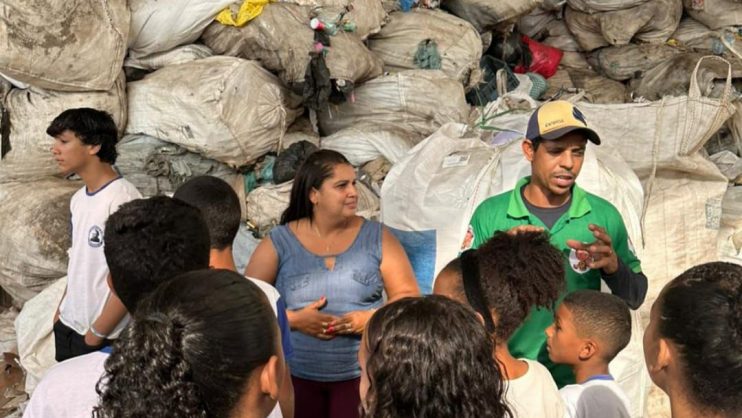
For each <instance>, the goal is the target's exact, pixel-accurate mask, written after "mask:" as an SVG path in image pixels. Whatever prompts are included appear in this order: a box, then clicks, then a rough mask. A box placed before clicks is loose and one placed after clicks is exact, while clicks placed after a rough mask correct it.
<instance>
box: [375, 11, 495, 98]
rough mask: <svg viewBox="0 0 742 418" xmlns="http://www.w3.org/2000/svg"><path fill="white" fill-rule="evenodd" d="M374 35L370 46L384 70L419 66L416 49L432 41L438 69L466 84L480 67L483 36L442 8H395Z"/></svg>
mask: <svg viewBox="0 0 742 418" xmlns="http://www.w3.org/2000/svg"><path fill="white" fill-rule="evenodd" d="M389 18H390V20H389V23H387V24H386V25H385V26H384V27H383V28H382V29H381V32H379V33H378V34H376V35H373V36H372V37H371V38H370V39H369V42H368V44H369V48H370V49H371V51H372V52H373V53H374V54H376V55H377V56H378V57H379V58H381V59H382V60H383V61H384V71H386V72H398V71H404V70H414V69H417V68H427V69H431V68H430V67H420V66H419V65H416V63H415V56H416V52H417V51H418V49H419V45H420V44H421V43H423V42H428V43H430V42H432V43H434V45H435V48H434V50H433V51H431V53H434V54H436V55H437V59H438V61H439V65H438V66H437V67H436V69H441V70H442V71H443V72H444V73H446V74H447V75H448V76H450V77H451V78H455V79H457V80H459V81H461V82H462V83H464V85H468V84H469V78H470V75H471V73H472V71H473V70H474V69H476V68H478V67H479V59H480V58H481V56H482V40H481V38H480V37H479V34H478V33H477V31H476V30H475V29H474V27H473V26H472V25H471V24H469V23H468V22H467V21H465V20H462V19H459V18H457V17H456V16H453V15H451V14H449V13H446V12H444V11H441V10H429V9H413V10H411V11H409V12H394V13H391V14H390V15H389Z"/></svg>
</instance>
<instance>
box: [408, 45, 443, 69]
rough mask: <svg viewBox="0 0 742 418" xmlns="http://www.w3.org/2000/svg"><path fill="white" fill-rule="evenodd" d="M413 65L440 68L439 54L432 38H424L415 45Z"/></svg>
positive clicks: (422, 67)
mask: <svg viewBox="0 0 742 418" xmlns="http://www.w3.org/2000/svg"><path fill="white" fill-rule="evenodd" d="M414 63H415V65H416V66H417V68H420V69H423V70H440V69H441V54H439V53H438V44H436V43H435V41H434V40H432V39H425V40H424V41H421V42H420V43H419V44H418V45H417V51H416V52H415V60H414Z"/></svg>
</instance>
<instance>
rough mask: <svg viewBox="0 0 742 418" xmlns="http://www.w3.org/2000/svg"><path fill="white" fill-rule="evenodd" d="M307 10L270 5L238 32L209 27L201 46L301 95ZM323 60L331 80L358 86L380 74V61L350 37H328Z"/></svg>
mask: <svg viewBox="0 0 742 418" xmlns="http://www.w3.org/2000/svg"><path fill="white" fill-rule="evenodd" d="M311 12H312V8H311V7H309V6H300V5H297V4H291V3H271V4H268V5H267V6H266V7H265V8H264V9H263V13H261V14H260V16H258V17H257V18H255V19H253V20H252V21H250V23H249V24H247V25H245V26H242V27H239V28H237V27H234V26H225V25H222V24H221V23H219V22H213V23H212V24H211V25H209V27H208V28H206V31H205V32H204V34H203V37H202V41H203V42H204V43H205V44H206V45H207V46H209V47H210V48H211V49H213V50H214V52H215V53H217V54H220V55H229V56H233V57H240V58H245V59H250V60H257V61H259V62H260V65H262V66H263V67H264V68H266V69H268V70H270V71H272V72H274V73H276V74H278V77H279V78H280V79H281V80H282V81H283V82H284V83H286V85H288V86H289V87H292V88H294V89H295V90H298V91H301V89H302V87H303V83H304V82H305V78H306V70H307V66H308V65H309V64H310V61H311V59H312V57H311V56H310V53H311V52H315V51H316V50H315V41H314V37H315V33H314V31H313V30H312V28H311V27H310V26H309V24H310V21H311V16H310V15H311ZM330 43H331V45H330V47H329V48H326V49H324V50H325V51H326V55H325V56H324V60H325V63H326V66H327V69H328V70H329V73H330V78H331V79H333V80H343V81H347V82H351V83H362V82H364V81H366V80H370V79H372V78H375V77H377V76H379V75H381V73H382V67H383V62H382V61H381V59H379V58H378V57H376V56H375V55H374V54H372V53H371V51H369V50H368V48H366V46H365V45H364V44H363V42H362V41H361V39H360V38H359V37H358V36H357V35H356V34H355V33H351V32H345V31H343V30H338V32H337V33H336V34H335V35H333V36H330Z"/></svg>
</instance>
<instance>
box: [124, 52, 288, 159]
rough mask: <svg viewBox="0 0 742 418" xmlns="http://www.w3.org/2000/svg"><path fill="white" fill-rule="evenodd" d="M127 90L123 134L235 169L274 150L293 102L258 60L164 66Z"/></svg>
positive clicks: (223, 59) (221, 59) (217, 58)
mask: <svg viewBox="0 0 742 418" xmlns="http://www.w3.org/2000/svg"><path fill="white" fill-rule="evenodd" d="M128 90H129V124H128V125H127V128H126V132H127V133H128V134H138V133H141V134H145V135H149V136H154V137H156V138H162V139H166V140H167V141H170V142H173V143H175V144H178V145H180V146H182V147H183V148H185V149H187V150H189V151H191V152H195V153H198V154H201V155H203V156H204V157H206V158H209V159H212V160H217V161H221V162H223V163H225V164H227V165H230V166H232V167H239V166H242V165H246V164H249V163H251V162H253V161H255V160H256V159H257V158H258V157H261V156H262V155H264V154H266V153H267V152H269V151H276V150H277V149H278V148H279V144H280V141H281V138H282V136H283V135H284V133H285V132H286V129H287V128H288V126H289V125H290V124H291V123H292V122H293V120H294V119H295V118H296V117H297V116H298V114H299V112H300V110H299V106H300V105H299V100H298V98H297V97H295V96H294V95H292V94H291V93H290V92H289V91H288V90H286V89H285V88H284V87H283V86H282V84H281V82H280V81H279V80H278V79H277V78H276V77H275V76H274V75H272V74H270V73H269V72H268V71H266V70H265V69H263V68H262V67H261V66H260V65H259V64H258V63H256V62H254V61H248V60H244V59H240V58H233V57H223V56H215V57H210V58H205V59H202V60H197V61H192V62H189V63H186V64H180V65H173V66H169V67H164V68H162V69H160V70H157V71H155V72H154V73H152V74H150V75H148V76H146V77H145V78H144V79H143V80H141V81H136V82H131V83H129V86H128Z"/></svg>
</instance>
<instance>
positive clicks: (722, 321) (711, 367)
mask: <svg viewBox="0 0 742 418" xmlns="http://www.w3.org/2000/svg"><path fill="white" fill-rule="evenodd" d="M656 303H658V304H659V306H658V307H656V308H659V313H660V314H659V318H660V319H659V324H658V331H659V335H660V336H661V337H662V338H666V339H668V340H670V341H672V342H673V343H674V344H675V345H676V347H677V349H678V352H679V354H680V357H681V362H682V367H681V370H682V371H683V373H684V375H685V382H686V383H687V384H688V386H689V387H688V388H687V389H688V390H687V393H688V394H689V395H690V396H691V399H692V400H693V401H695V402H694V403H695V404H697V405H698V406H700V407H703V408H705V409H706V410H708V411H716V412H721V413H724V414H725V415H726V416H730V417H731V416H735V417H738V416H742V396H741V395H740V393H741V392H742V266H739V265H736V264H732V263H723V262H714V263H706V264H701V265H699V266H696V267H693V268H691V269H689V270H687V271H686V272H684V273H683V274H681V275H680V276H678V277H677V278H675V279H674V280H672V281H671V282H670V283H668V284H667V286H665V288H664V290H663V291H662V293H661V294H660V297H659V299H658V300H657V302H656Z"/></svg>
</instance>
